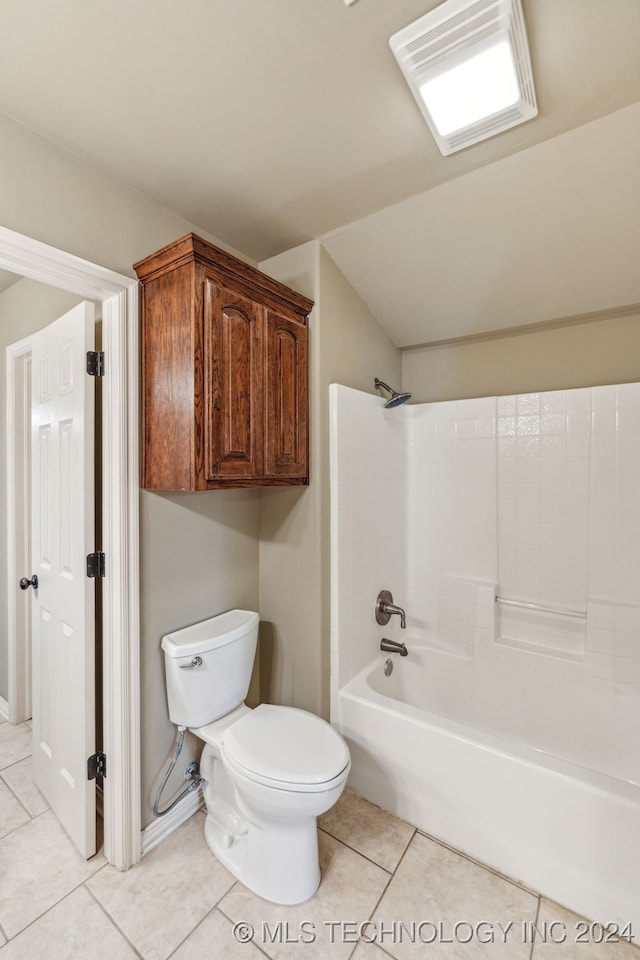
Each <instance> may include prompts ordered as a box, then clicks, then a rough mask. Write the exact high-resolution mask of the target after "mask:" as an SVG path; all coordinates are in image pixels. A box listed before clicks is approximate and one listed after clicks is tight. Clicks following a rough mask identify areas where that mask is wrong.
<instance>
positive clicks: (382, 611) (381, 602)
mask: <svg viewBox="0 0 640 960" xmlns="http://www.w3.org/2000/svg"><path fill="white" fill-rule="evenodd" d="M394 613H395V614H397V615H398V616H399V617H400V626H401V627H402V629H403V630H404V629H405V627H406V626H407V621H406V617H405V612H404V610H403V609H402V607H397V606H396V605H395V603H394V602H393V596H392V594H391V591H390V590H381V591H380V593H379V594H378V596H377V597H376V605H375V615H376V623H379V624H380V625H381V626H383V627H384V626H386V625H387V624H388V623H389V620H390V619H391V616H392V614H394Z"/></svg>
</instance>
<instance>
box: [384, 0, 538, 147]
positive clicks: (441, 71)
mask: <svg viewBox="0 0 640 960" xmlns="http://www.w3.org/2000/svg"><path fill="white" fill-rule="evenodd" d="M389 44H390V46H391V49H392V50H393V53H394V55H395V57H396V59H397V61H398V63H399V64H400V67H401V69H402V72H403V73H404V75H405V79H406V80H407V83H408V84H409V87H410V88H411V92H412V93H413V95H414V97H415V98H416V100H417V102H418V106H419V107H420V110H421V111H422V114H423V116H424V118H425V120H426V121H427V124H428V126H429V129H430V130H431V133H432V134H433V136H434V138H435V141H436V143H437V144H438V147H439V148H440V151H441V153H443V154H444V155H445V156H446V155H447V154H450V153H455V151H456V150H462V149H464V148H465V147H468V146H471V144H472V143H478V141H480V140H485V139H487V137H493V136H495V134H497V133H501V132H502V131H503V130H508V129H509V128H510V127H514V126H516V124H518V123H524V121H525V120H530V119H531V118H532V117H535V116H536V115H537V113H538V108H537V105H536V95H535V91H534V88H533V76H532V73H531V61H530V58H529V48H528V46H527V35H526V31H525V25H524V18H523V15H522V7H521V4H520V0H445V2H444V3H441V4H440V5H439V6H437V7H435V8H434V9H433V10H430V11H429V13H426V14H425V15H424V16H423V17H420V19H419V20H416V21H415V23H410V24H409V25H408V26H407V27H404V29H403V30H400V31H398V33H395V34H394V35H393V36H392V37H391V39H390V40H389Z"/></svg>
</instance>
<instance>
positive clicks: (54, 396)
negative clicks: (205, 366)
mask: <svg viewBox="0 0 640 960" xmlns="http://www.w3.org/2000/svg"><path fill="white" fill-rule="evenodd" d="M94 332H95V317H94V307H93V304H90V303H86V302H85V303H81V304H80V305H79V306H77V307H74V309H73V310H71V311H70V312H69V313H67V314H65V315H64V316H63V317H61V318H60V319H59V320H56V321H55V322H54V323H52V324H50V326H48V327H46V328H45V329H44V330H41V331H40V332H39V333H36V334H35V335H34V336H33V339H32V345H33V346H32V415H31V440H32V446H31V457H32V464H31V470H32V473H31V483H32V524H33V525H32V554H31V555H32V570H31V571H30V574H35V575H36V576H37V578H38V585H37V589H33V588H32V592H33V611H32V642H33V769H34V779H35V782H36V784H37V785H38V787H39V788H40V790H41V791H42V793H43V794H44V795H45V797H46V798H47V800H48V801H49V804H50V805H51V808H52V810H53V812H54V813H55V814H56V816H57V817H58V819H59V820H60V822H61V823H62V825H63V826H64V828H65V829H66V831H67V832H68V834H69V835H70V837H71V838H72V840H73V841H74V843H75V844H76V846H77V847H78V849H79V850H80V852H81V853H82V854H83V855H84V856H85V857H90V856H92V855H93V854H94V853H95V852H96V795H95V780H88V779H87V758H88V757H89V756H90V755H91V754H93V753H94V752H95V581H94V580H91V579H88V578H87V576H86V557H87V554H88V553H91V552H93V551H94V550H95V546H94V543H95V531H94V497H95V493H94V490H95V487H94V419H93V418H94V392H95V380H94V378H93V377H90V376H89V375H88V374H87V373H86V354H87V350H92V349H93V344H94ZM30 574H27V576H29V575H30Z"/></svg>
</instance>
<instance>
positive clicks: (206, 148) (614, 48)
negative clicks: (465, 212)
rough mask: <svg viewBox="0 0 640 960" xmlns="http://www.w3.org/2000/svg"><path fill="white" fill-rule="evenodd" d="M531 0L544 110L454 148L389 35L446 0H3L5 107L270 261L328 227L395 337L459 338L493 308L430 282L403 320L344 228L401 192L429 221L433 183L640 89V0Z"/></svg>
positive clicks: (399, 257)
mask: <svg viewBox="0 0 640 960" xmlns="http://www.w3.org/2000/svg"><path fill="white" fill-rule="evenodd" d="M522 2H523V8H524V14H525V20H526V23H527V29H528V34H529V40H530V47H531V55H532V64H533V72H534V79H535V84H536V92H537V97H538V105H539V111H540V112H539V116H538V117H537V118H536V119H534V120H532V121H530V122H529V123H527V124H524V125H522V126H520V127H516V128H515V129H513V130H511V131H508V132H507V133H505V134H502V135H500V136H499V137H496V138H494V139H492V140H490V141H486V142H485V143H482V144H479V145H476V146H474V147H471V148H469V149H467V150H465V151H462V152H460V153H458V154H455V155H453V156H451V157H446V158H445V157H442V156H441V155H440V154H439V152H438V150H437V148H436V146H435V144H434V142H433V140H432V139H431V136H430V134H429V132H428V130H427V128H426V126H425V124H424V122H423V120H422V119H421V116H420V113H419V111H418V108H417V106H416V104H415V102H414V100H413V98H412V96H411V94H410V93H409V91H408V88H407V87H406V85H405V83H404V80H403V79H402V76H401V74H400V71H399V68H398V67H397V64H396V62H395V60H394V58H393V56H392V54H391V52H390V50H389V47H388V38H389V36H390V35H391V34H392V33H394V32H395V31H397V30H398V29H400V28H401V27H403V26H405V25H406V24H408V23H409V22H411V21H412V20H414V19H416V18H417V17H418V16H420V15H421V14H423V13H425V12H426V11H427V10H428V9H431V8H432V7H433V6H435V5H436V3H435V0H358V2H357V3H354V4H353V5H352V6H345V4H344V3H343V2H342V0H266V2H258V0H187V2H185V3H182V4H176V3H175V2H169V0H135V2H133V3H132V2H130V0H103V2H102V3H100V4H98V3H93V2H87V0H56V2H55V3H52V2H51V0H29V3H24V0H2V4H0V111H1V112H4V113H6V114H7V115H9V116H11V117H13V118H14V119H15V120H17V121H19V122H20V123H23V124H25V125H26V126H28V127H29V128H31V129H32V130H34V131H36V132H38V133H40V134H41V135H43V136H45V137H47V138H48V139H50V140H51V141H53V142H54V143H56V144H58V145H59V146H61V147H62V148H64V149H65V150H68V151H70V152H71V153H73V154H75V155H77V156H79V157H81V158H83V159H85V160H87V161H88V162H89V163H91V164H93V165H94V166H96V167H99V168H100V169H102V170H104V171H105V172H106V173H108V174H110V175H111V176H113V177H115V178H117V179H118V180H120V181H122V182H124V183H126V184H129V185H130V186H132V187H134V188H136V189H138V190H141V191H143V192H144V193H146V194H148V195H150V196H151V197H153V198H155V199H156V200H158V201H159V202H161V203H163V204H165V205H166V206H167V207H169V208H171V209H173V210H174V211H176V212H177V213H179V214H181V215H182V216H184V217H186V218H187V219H189V220H191V221H192V222H193V223H195V224H197V225H199V226H200V227H202V229H204V230H207V231H209V232H210V233H212V234H213V235H214V236H217V237H219V238H220V240H222V241H224V242H225V243H227V244H229V245H231V246H233V247H235V248H236V249H238V250H239V251H241V252H242V253H244V254H245V255H246V256H249V257H252V258H254V259H255V260H258V261H259V260H264V259H266V258H268V257H270V256H272V255H274V254H277V253H280V252H282V251H284V250H286V249H289V248H291V247H293V246H296V245H297V244H299V243H301V242H304V241H306V240H309V239H312V238H322V237H325V236H326V235H329V239H328V244H329V249H330V251H331V252H332V255H333V256H334V258H335V259H336V260H337V262H338V264H339V265H340V266H341V267H342V269H343V270H344V271H345V273H346V274H347V276H348V277H349V278H350V279H351V280H352V282H354V284H355V285H356V286H357V288H358V289H359V291H360V293H361V294H362V296H363V297H364V298H365V300H366V301H367V302H368V303H369V305H370V306H371V308H372V310H373V311H374V313H376V315H377V316H378V317H379V319H380V320H381V322H382V323H383V325H384V326H385V327H386V328H387V330H388V332H389V334H390V335H391V337H392V339H393V340H394V342H396V343H398V344H399V345H406V344H408V343H419V342H424V341H429V340H433V339H437V338H440V337H441V335H442V332H443V330H444V332H445V334H446V335H447V336H456V335H460V334H461V333H465V332H469V330H470V329H471V330H477V329H480V328H482V327H483V326H484V327H486V325H487V322H488V318H487V317H485V318H484V319H483V320H482V322H481V323H480V325H478V323H477V322H475V321H472V322H471V324H470V323H469V322H468V319H469V318H468V317H466V318H465V316H462V317H459V315H458V312H457V313H456V315H455V316H453V317H449V318H447V322H446V324H445V325H444V326H443V324H442V323H441V322H440V321H439V320H438V322H436V323H435V325H434V317H433V316H432V315H431V314H432V312H433V311H429V310H427V311H425V309H424V307H425V304H424V296H422V298H413V299H411V298H408V299H407V300H406V301H405V305H404V308H403V309H404V311H407V310H408V311H409V313H410V314H411V322H410V324H409V327H408V328H402V329H401V328H400V327H399V326H397V325H396V320H395V319H394V311H390V310H389V309H388V306H386V305H385V304H384V303H383V302H382V301H381V300H380V297H379V295H378V293H376V290H375V289H374V287H375V284H372V285H369V283H368V280H367V276H366V273H367V271H366V270H363V269H362V265H361V264H360V267H359V268H358V269H355V268H354V267H353V266H351V267H350V266H349V262H350V258H349V256H348V255H343V254H341V253H340V252H336V251H337V246H338V245H337V244H334V249H333V251H332V250H331V245H330V244H331V242H332V241H331V239H330V238H331V237H334V236H335V235H336V231H337V232H338V233H340V234H341V236H342V240H341V244H342V246H343V247H344V248H345V249H347V250H348V247H349V229H351V228H347V229H346V230H345V229H344V228H345V226H346V225H348V224H351V223H352V222H354V221H358V220H360V218H363V217H366V218H367V220H368V221H369V222H370V223H372V222H373V220H375V218H371V215H372V214H375V213H376V211H381V210H384V208H387V207H390V206H391V205H399V206H398V207H396V210H399V209H403V210H405V211H406V213H407V216H408V217H409V221H410V220H411V218H412V217H413V218H414V220H415V217H416V216H420V213H419V211H420V210H422V206H421V204H422V205H424V202H425V201H424V196H420V195H422V194H424V192H425V191H433V190H434V188H437V187H439V185H442V184H445V183H447V182H452V181H455V180H456V179H458V178H464V177H467V176H469V175H471V174H474V172H476V173H477V171H480V170H481V169H482V168H485V167H487V166H488V165H494V164H499V163H501V162H504V160H505V158H509V157H512V156H514V155H517V154H518V153H520V152H522V151H528V148H531V147H533V146H534V145H536V144H542V143H543V142H544V141H548V140H549V139H550V138H555V137H558V135H560V134H563V133H565V132H566V131H569V130H572V129H574V128H576V127H580V126H581V125H584V124H587V123H590V122H591V121H594V120H597V119H598V118H600V117H604V116H606V115H607V114H610V113H613V112H614V111H618V110H620V109H621V108H624V107H627V106H628V105H630V104H633V103H635V102H636V101H638V100H640V57H639V56H638V39H639V37H640V3H639V2H638V0H522ZM408 198H416V199H415V201H414V200H409V199H408ZM427 207H428V204H427ZM443 216H446V214H443ZM409 221H408V222H409ZM363 222H366V221H363ZM374 226H375V230H378V229H379V227H378V225H377V224H374ZM353 229H354V230H355V231H356V232H355V233H354V235H353V236H354V242H355V237H356V236H357V237H358V239H359V240H360V239H361V238H362V236H363V233H362V231H363V226H362V223H360V224H355V225H354V228H353ZM394 230H395V231H396V234H395V236H396V239H397V243H394V244H393V249H390V250H389V251H388V255H387V258H386V270H387V276H386V284H387V288H388V289H393V287H394V284H395V283H396V282H399V281H396V280H394V276H395V271H396V268H397V269H398V270H400V269H401V267H402V264H403V263H404V262H405V261H406V253H407V250H406V248H405V246H404V245H403V221H402V220H400V221H394ZM374 232H375V231H374ZM388 246H391V245H389V244H388ZM453 253H454V252H453V251H452V255H453ZM418 269H419V270H420V268H418ZM350 271H351V275H350ZM369 272H370V273H375V272H377V271H375V270H371V271H369ZM421 272H424V266H422V268H421ZM363 275H364V276H363ZM419 280H420V277H418V276H413V277H412V278H411V281H412V282H411V283H410V284H409V286H412V287H416V288H417V287H418V286H419ZM431 280H432V282H433V283H437V280H438V278H437V277H432V278H431ZM403 284H404V286H405V287H406V286H407V284H406V278H405V279H403ZM441 299H442V298H441ZM609 305H610V306H611V304H609ZM467 306H468V304H467ZM460 309H461V310H462V312H463V314H464V312H465V309H466V308H465V306H464V305H462V306H461V307H460ZM436 319H438V318H436ZM442 319H443V318H442V317H441V318H440V320H442ZM533 319H534V320H537V319H543V318H542V317H541V316H540V317H537V316H535V317H534V318H533ZM516 320H517V318H516ZM520 322H530V321H529V320H528V319H527V320H526V321H525V320H522V321H520ZM496 325H497V324H494V326H496Z"/></svg>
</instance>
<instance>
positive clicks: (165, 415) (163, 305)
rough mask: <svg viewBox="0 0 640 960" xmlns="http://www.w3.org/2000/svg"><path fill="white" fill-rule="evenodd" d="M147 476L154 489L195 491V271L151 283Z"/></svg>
mask: <svg viewBox="0 0 640 960" xmlns="http://www.w3.org/2000/svg"><path fill="white" fill-rule="evenodd" d="M143 298H144V299H143V310H142V317H143V320H142V323H143V329H142V345H143V360H142V362H143V366H142V381H143V382H142V407H143V478H142V485H143V486H144V487H145V488H146V489H148V490H192V489H194V484H195V477H194V467H193V465H194V445H195V436H194V433H195V394H196V392H200V388H199V387H198V388H197V391H196V384H195V375H194V371H195V369H196V366H197V364H196V357H195V355H194V354H195V352H196V339H197V338H196V333H197V331H196V330H195V318H194V313H193V267H192V266H191V265H186V266H183V267H180V268H178V269H177V270H172V271H171V272H170V273H167V274H165V275H163V276H161V277H158V278H157V279H156V280H152V281H150V282H149V283H147V284H145V286H144V290H143Z"/></svg>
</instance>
